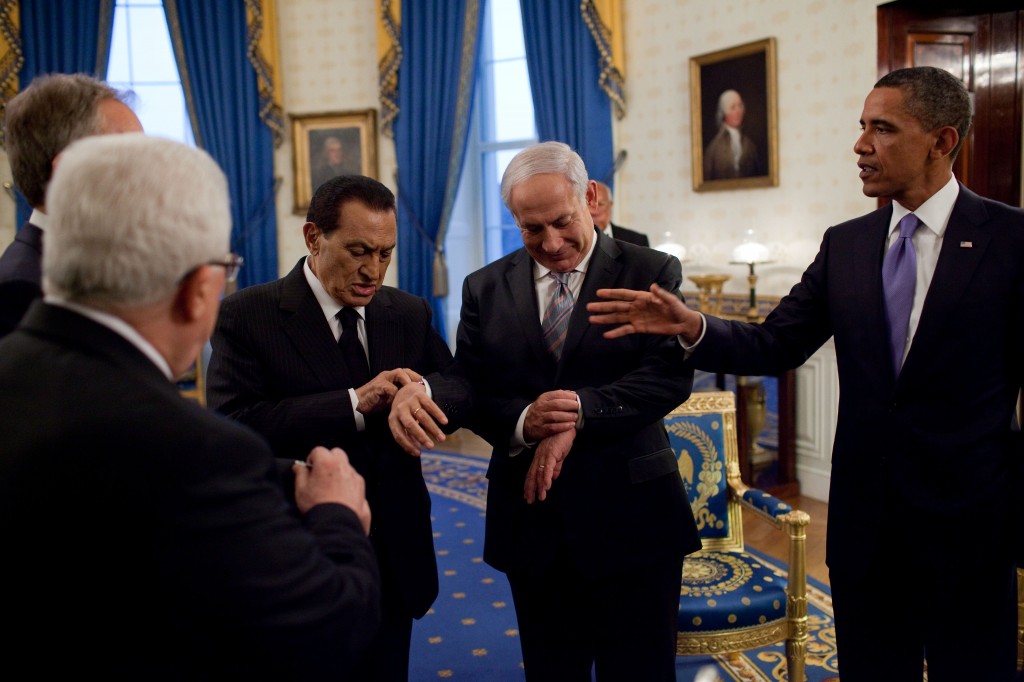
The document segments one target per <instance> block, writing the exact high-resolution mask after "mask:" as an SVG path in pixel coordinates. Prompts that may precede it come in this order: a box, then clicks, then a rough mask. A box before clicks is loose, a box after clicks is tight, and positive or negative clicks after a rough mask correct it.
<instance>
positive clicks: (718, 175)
mask: <svg viewBox="0 0 1024 682" xmlns="http://www.w3.org/2000/svg"><path fill="white" fill-rule="evenodd" d="M775 78H776V75H775V38H765V39H764V40H758V41H755V42H753V43H747V44H745V45H737V46H736V47H731V48H729V49H727V50H719V51H718V52H709V53H708V54H703V55H699V56H697V57H691V58H690V114H691V119H692V125H691V129H692V131H693V133H692V134H693V189H694V190H695V191H697V192H707V191H713V190H727V189H744V188H749V187H775V186H777V185H778V184H779V141H778V137H779V132H778V120H777V111H776V94H775V90H776V89H775Z"/></svg>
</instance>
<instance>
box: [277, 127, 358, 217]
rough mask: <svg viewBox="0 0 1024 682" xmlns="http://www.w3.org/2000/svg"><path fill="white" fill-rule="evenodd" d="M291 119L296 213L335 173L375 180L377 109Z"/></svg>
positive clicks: (307, 205) (304, 211)
mask: <svg viewBox="0 0 1024 682" xmlns="http://www.w3.org/2000/svg"><path fill="white" fill-rule="evenodd" d="M291 119H292V149H293V150H294V154H295V209H294V210H295V213H297V214H300V215H304V214H305V213H306V209H307V208H309V202H310V200H311V199H312V198H313V193H314V192H315V191H316V188H317V187H319V186H320V185H322V184H323V183H324V182H326V181H327V180H330V179H331V178H333V177H335V176H337V175H366V176H368V177H371V178H374V179H377V110H376V109H365V110H362V111H345V112H339V113H334V114H301V115H294V116H292V117H291Z"/></svg>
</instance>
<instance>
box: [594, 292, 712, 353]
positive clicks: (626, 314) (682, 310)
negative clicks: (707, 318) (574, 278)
mask: <svg viewBox="0 0 1024 682" xmlns="http://www.w3.org/2000/svg"><path fill="white" fill-rule="evenodd" d="M597 297H598V298H603V299H605V300H603V301H595V302H591V303H588V304H587V312H588V313H590V323H591V324H617V325H619V326H618V327H614V328H613V329H610V330H608V331H606V332H605V333H604V337H605V338H606V339H617V338H619V337H620V336H626V335H627V334H666V335H669V336H681V337H682V338H683V340H684V341H686V342H687V343H694V342H695V341H696V340H697V339H698V338H700V335H701V332H702V331H703V330H704V320H703V318H702V317H701V316H700V313H696V312H694V311H692V310H690V309H689V308H687V307H686V306H685V305H684V304H683V302H682V301H680V300H679V297H678V296H676V295H675V294H673V293H672V292H671V291H666V290H665V289H662V288H661V287H659V286H658V285H657V284H652V285H651V289H650V291H634V290H632V289H598V290H597Z"/></svg>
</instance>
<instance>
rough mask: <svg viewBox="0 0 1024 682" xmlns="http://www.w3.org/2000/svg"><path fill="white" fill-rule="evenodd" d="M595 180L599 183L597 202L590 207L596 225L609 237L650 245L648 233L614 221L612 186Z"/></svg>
mask: <svg viewBox="0 0 1024 682" xmlns="http://www.w3.org/2000/svg"><path fill="white" fill-rule="evenodd" d="M594 182H596V183H597V203H596V204H595V205H594V207H593V208H592V209H590V217H591V218H593V219H594V225H595V226H596V227H597V229H599V230H600V231H601V232H603V233H605V234H606V235H608V236H609V237H613V238H615V239H619V240H621V241H624V242H629V243H631V244H639V245H640V246H650V245H651V242H650V240H648V239H647V235H646V234H644V233H642V232H637V231H636V230H630V229H629V228H627V227H622V226H621V225H616V224H615V223H613V222H612V205H614V203H615V200H614V199H613V198H612V188H611V187H609V186H608V185H606V184H604V183H603V182H597V181H596V180H595V181H594Z"/></svg>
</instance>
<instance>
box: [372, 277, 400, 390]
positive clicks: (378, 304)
mask: <svg viewBox="0 0 1024 682" xmlns="http://www.w3.org/2000/svg"><path fill="white" fill-rule="evenodd" d="M402 328H403V327H402V324H401V320H399V319H398V315H397V314H396V313H395V311H394V308H393V307H392V306H391V299H390V298H389V297H388V295H387V290H386V289H382V290H380V291H378V292H377V294H376V295H375V296H374V297H373V299H372V300H371V301H370V305H368V306H366V343H367V345H368V346H369V347H370V375H371V376H376V375H377V374H379V373H381V372H383V371H385V370H388V369H394V368H396V367H402V366H403V365H404V364H405V363H404V361H403V357H402V345H403V344H402V339H401V338H400V337H399V336H398V334H400V333H401V330H402Z"/></svg>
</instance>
